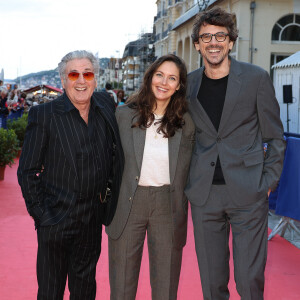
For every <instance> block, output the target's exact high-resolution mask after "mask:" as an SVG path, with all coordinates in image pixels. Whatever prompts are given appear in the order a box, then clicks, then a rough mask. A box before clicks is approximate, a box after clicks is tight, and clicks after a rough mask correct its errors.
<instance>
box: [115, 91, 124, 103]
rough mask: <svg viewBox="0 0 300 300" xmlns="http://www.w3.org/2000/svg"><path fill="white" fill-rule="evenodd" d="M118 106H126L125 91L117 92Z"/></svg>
mask: <svg viewBox="0 0 300 300" xmlns="http://www.w3.org/2000/svg"><path fill="white" fill-rule="evenodd" d="M117 99H118V106H120V105H123V104H125V101H126V99H125V93H124V91H123V90H119V91H118V92H117Z"/></svg>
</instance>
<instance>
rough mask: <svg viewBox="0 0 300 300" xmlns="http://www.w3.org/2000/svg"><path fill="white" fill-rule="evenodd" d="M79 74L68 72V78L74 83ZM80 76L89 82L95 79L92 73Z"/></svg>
mask: <svg viewBox="0 0 300 300" xmlns="http://www.w3.org/2000/svg"><path fill="white" fill-rule="evenodd" d="M79 75H80V73H78V72H70V73H69V74H68V78H69V79H70V80H72V81H76V80H77V79H78V78H79ZM82 76H83V78H84V79H85V80H88V81H91V80H93V79H94V78H95V74H94V73H93V72H84V73H82Z"/></svg>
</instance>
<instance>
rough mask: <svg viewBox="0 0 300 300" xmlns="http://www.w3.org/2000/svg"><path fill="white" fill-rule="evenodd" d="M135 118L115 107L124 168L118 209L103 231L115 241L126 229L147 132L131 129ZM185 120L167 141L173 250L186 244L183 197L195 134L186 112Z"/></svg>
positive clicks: (122, 109) (185, 202) (184, 202)
mask: <svg viewBox="0 0 300 300" xmlns="http://www.w3.org/2000/svg"><path fill="white" fill-rule="evenodd" d="M134 115H135V110H134V109H131V108H129V107H128V106H127V105H125V106H120V107H118V108H117V112H116V118H117V122H118V125H119V131H120V137H121V142H122V147H123V151H124V155H125V167H124V173H123V177H122V183H121V189H120V195H119V200H118V206H117V210H116V213H115V216H114V219H113V221H112V223H111V224H110V226H108V227H106V232H107V234H108V235H109V237H110V238H112V239H118V238H119V237H120V236H121V234H122V232H123V230H124V228H125V226H126V223H127V220H128V217H129V214H130V210H131V206H132V201H134V200H133V199H134V195H135V191H136V188H137V186H138V181H139V176H140V172H141V167H142V160H143V152H144V145H145V137H146V130H142V129H139V128H131V125H132V123H133V122H135V121H136V119H135V118H134ZM184 120H185V125H184V126H183V128H182V129H180V130H178V131H176V133H175V135H174V136H173V137H171V138H169V162H170V180H171V184H170V191H171V192H170V197H171V199H170V201H171V205H172V215H173V245H174V246H175V247H183V246H184V245H185V243H186V233H187V199H186V196H185V195H184V188H185V185H186V181H187V176H188V170H189V165H190V160H191V156H192V149H193V144H194V132H195V126H194V124H193V121H192V119H191V117H190V115H189V114H188V113H186V114H185V115H184ZM157 159H159V157H158V158H157Z"/></svg>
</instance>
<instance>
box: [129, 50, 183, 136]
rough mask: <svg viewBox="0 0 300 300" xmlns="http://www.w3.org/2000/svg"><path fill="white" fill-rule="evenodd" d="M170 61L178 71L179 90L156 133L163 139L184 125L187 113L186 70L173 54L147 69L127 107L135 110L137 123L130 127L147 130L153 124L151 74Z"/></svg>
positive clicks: (172, 98)
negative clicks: (160, 133)
mask: <svg viewBox="0 0 300 300" xmlns="http://www.w3.org/2000/svg"><path fill="white" fill-rule="evenodd" d="M166 61H170V62H173V63H175V64H176V66H177V68H178V70H179V83H180V87H179V90H178V91H176V92H175V93H174V94H173V95H172V97H171V100H170V102H169V104H168V106H167V108H166V111H165V114H164V116H163V118H162V119H161V121H159V123H160V126H159V127H158V130H157V131H158V132H162V133H163V134H164V137H166V138H169V137H172V136H173V135H174V134H175V131H176V129H178V128H182V126H183V125H184V119H183V114H184V113H185V112H186V111H187V102H186V98H185V95H186V81H187V70H186V66H185V63H184V61H183V60H182V59H181V58H179V57H178V56H176V55H174V54H167V55H164V56H161V57H159V58H158V59H157V60H156V61H154V62H153V63H152V64H151V65H150V67H149V68H148V69H147V71H146V73H145V75H144V79H143V83H142V86H141V87H140V89H139V91H138V92H137V93H136V94H134V95H133V96H131V97H130V99H129V101H128V102H129V107H130V108H134V109H136V111H137V113H136V115H135V116H138V120H137V122H135V123H134V124H133V125H132V126H131V127H139V128H148V127H150V126H151V124H152V123H153V122H154V119H155V117H154V114H153V109H154V108H155V107H156V99H155V96H154V94H153V91H152V87H151V83H152V77H153V74H154V73H155V72H156V70H157V69H158V68H159V66H160V65H162V64H163V63H164V62H166Z"/></svg>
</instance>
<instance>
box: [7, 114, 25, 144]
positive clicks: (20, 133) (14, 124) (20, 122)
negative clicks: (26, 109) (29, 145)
mask: <svg viewBox="0 0 300 300" xmlns="http://www.w3.org/2000/svg"><path fill="white" fill-rule="evenodd" d="M27 122H28V114H23V115H22V117H21V118H18V119H15V120H8V122H7V128H8V129H13V130H14V131H15V133H16V135H17V138H18V140H19V146H20V147H22V146H23V143H24V137H25V131H26V127H27Z"/></svg>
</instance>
